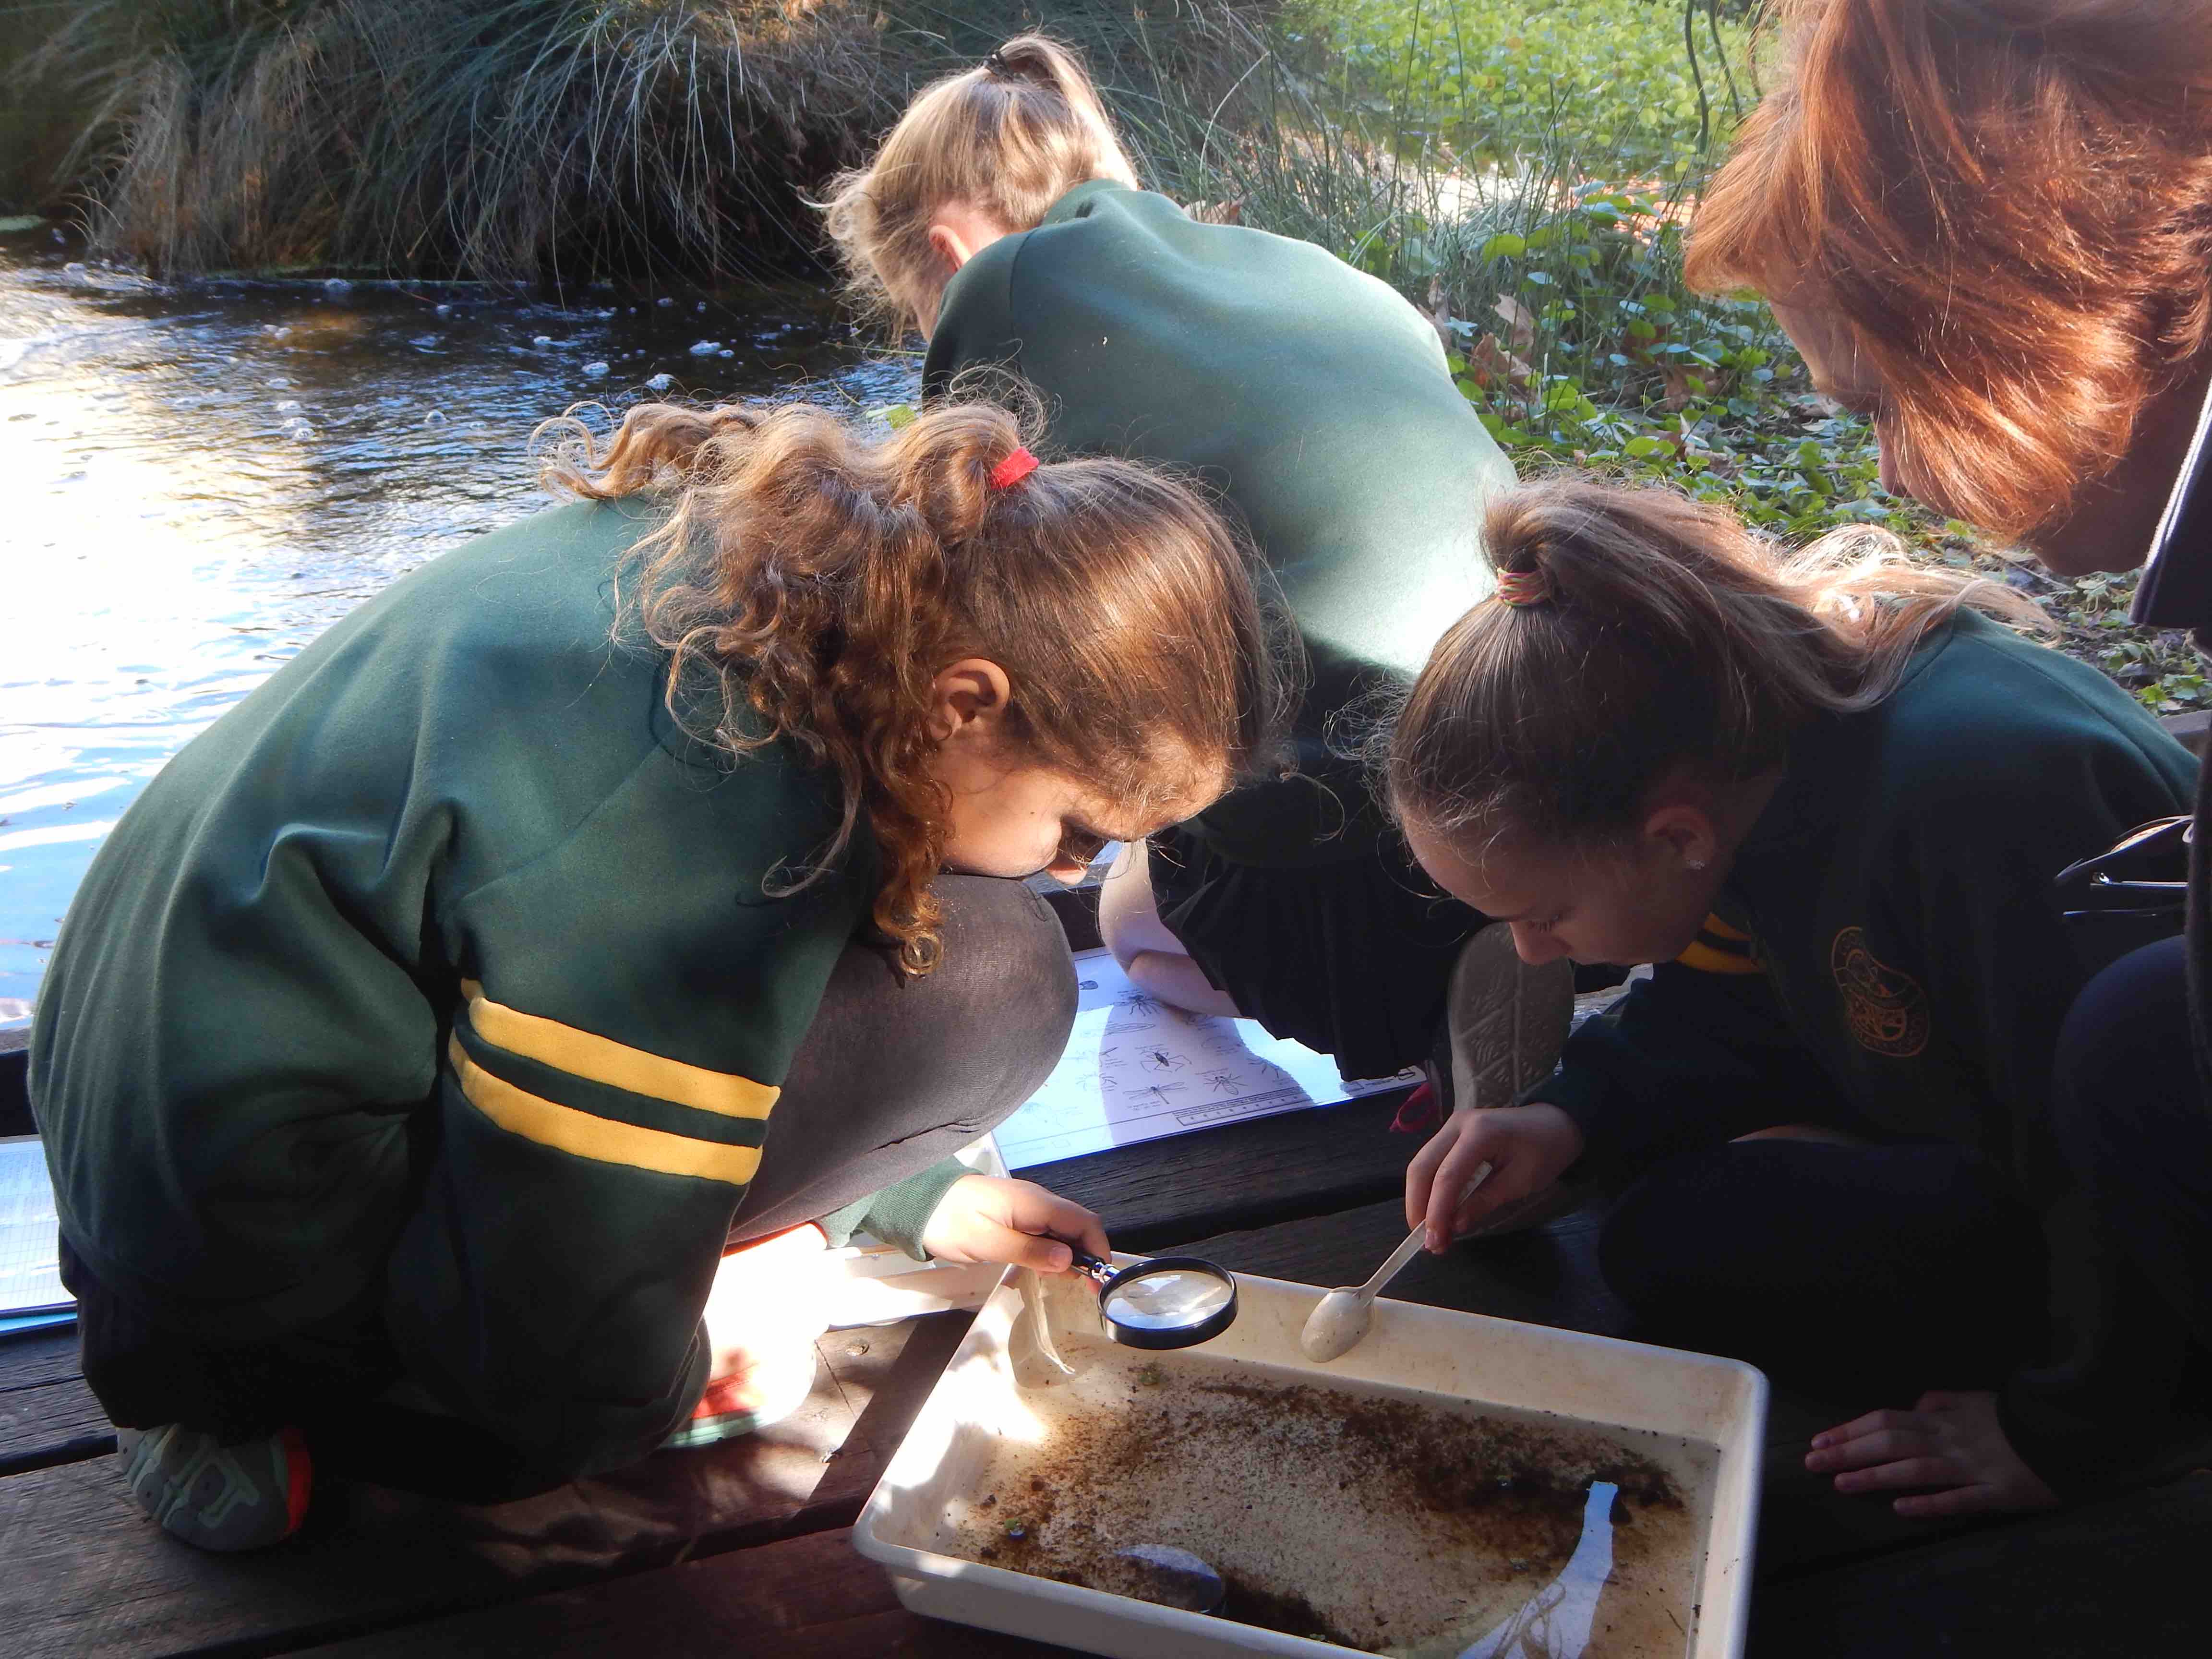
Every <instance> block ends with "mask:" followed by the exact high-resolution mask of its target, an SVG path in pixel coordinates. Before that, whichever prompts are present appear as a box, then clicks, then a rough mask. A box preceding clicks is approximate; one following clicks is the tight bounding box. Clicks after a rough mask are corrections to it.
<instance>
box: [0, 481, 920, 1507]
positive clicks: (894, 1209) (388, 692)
mask: <svg viewBox="0 0 2212 1659" xmlns="http://www.w3.org/2000/svg"><path fill="white" fill-rule="evenodd" d="M650 523H651V520H650V519H649V518H647V517H646V516H644V513H643V511H642V510H641V508H639V507H636V506H635V505H634V504H627V503H626V504H622V505H617V506H592V505H582V506H572V507H560V508H556V509H554V510H551V511H549V512H545V513H539V514H538V515H537V516H535V517H533V518H531V519H529V520H526V521H525V522H524V523H522V524H520V525H517V526H513V527H512V528H510V529H507V530H504V531H501V532H498V533H496V534H494V535H490V536H487V537H484V538H481V539H479V540H477V541H475V542H473V543H471V544H468V545H467V546H465V547H463V548H461V549H460V550H458V551H456V552H453V553H451V554H448V555H447V556H444V557H442V558H440V559H437V560H435V561H433V562H431V563H429V564H428V565H426V566H425V567H423V568H422V569H420V570H418V571H416V572H415V573H413V574H410V575H409V576H407V577H406V578H404V580H401V581H398V582H397V583H395V584H394V585H393V586H392V587H391V588H390V589H388V590H387V591H386V592H384V593H383V594H381V595H380V596H379V597H378V598H376V599H373V600H372V601H370V602H369V603H368V604H367V605H363V606H362V607H361V608H360V609H359V610H357V611H355V612H353V613H352V614H351V615H350V616H349V617H346V618H345V619H344V620H343V622H341V623H338V624H337V626H336V627H334V628H332V629H331V630H330V631H329V632H328V633H327V634H325V635H323V636H322V637H321V638H320V639H319V640H318V641H315V643H314V644H313V645H312V646H310V647H308V648H307V650H306V651H304V652H302V653H301V654H300V655H299V656H298V657H297V658H296V659H294V660H293V661H291V662H289V663H288V664H287V665H285V666H284V667H283V669H282V670H280V671H278V672H277V673H276V675H274V676H273V677H272V678H270V680H269V681H268V683H267V684H264V685H263V686H261V687H260V688H259V689H258V690H255V691H254V692H253V693H252V695H251V696H248V697H247V698H246V700H245V701H244V702H242V703H240V705H239V707H238V708H235V709H234V710H232V711H231V712H229V713H228V714H225V715H224V716H223V717H222V719H221V720H218V721H216V724H215V725H214V726H211V727H210V729H209V730H208V731H207V732H204V733H203V734H202V735H201V736H199V737H198V738H195V739H194V740H193V741H192V742H191V743H190V744H187V745H186V746H185V749H184V750H183V751H182V752H181V753H179V755H178V756H177V757H176V758H175V759H174V760H173V761H172V762H171V763H169V764H168V765H167V767H166V768H165V769H163V770H162V772H161V775H160V776H159V777H157V778H155V781H153V783H152V784H151V785H150V786H149V787H148V789H147V790H146V792H145V793H144V794H143V796H142V797H141V798H140V799H138V800H137V802H136V803H134V804H133V805H132V806H131V809H130V811H128V812H127V813H125V816H124V818H123V820H122V822H121V823H119V824H118V826H117V827H116V829H115V831H114V833H113V834H112V836H109V838H108V840H107V842H106V845H105V846H104V847H103V848H101V849H100V854H99V856H98V857H97V858H96V859H95V860H94V863H93V866H92V869H91V871H90V872H89V873H88V876H87V878H86V879H85V882H84V884H83V886H82V890H80V891H79V893H78V895H77V896H76V902H75V903H74V904H73V905H72V907H71V909H70V915H69V919H68V921H67V922H66V924H65V925H64V927H63V928H62V931H61V935H60V938H59V939H58V943H57V946H56V950H55V952H54V957H53V962H52V968H51V969H50V970H49V972H48V974H47V976H46V984H45V987H44V990H43V993H42V994H41V996H40V1002H39V1008H38V1013H37V1019H36V1024H35V1027H34V1030H33V1047H32V1073H31V1078H32V1085H31V1086H32V1097H33V1103H34V1106H35V1109H36V1111H37V1115H38V1120H39V1123H40V1128H41V1130H42V1131H43V1133H44V1134H45V1136H46V1149H47V1154H48V1158H49V1160H50V1163H51V1164H52V1172H53V1177H54V1186H55V1196H56V1199H57V1200H58V1205H59V1207H60V1214H61V1226H62V1231H63V1232H64V1236H65V1237H67V1238H68V1240H69V1241H70V1244H71V1246H72V1247H73V1248H74V1249H75V1250H76V1252H77V1254H78V1255H80V1256H81V1257H82V1259H83V1261H84V1262H85V1264H86V1265H87V1266H88V1267H89V1268H90V1269H91V1271H92V1272H93V1273H94V1276H95V1277H96V1278H98V1279H100V1281H101V1283H102V1285H104V1286H106V1287H107V1288H108V1289H109V1290H110V1291H113V1292H114V1293H115V1294H117V1295H118V1296H120V1297H124V1298H125V1299H126V1300H127V1301H128V1302H131V1303H133V1304H137V1305H138V1306H140V1307H142V1308H143V1309H144V1310H147V1312H148V1313H149V1315H151V1316H154V1317H155V1319H156V1320H157V1322H159V1323H160V1324H161V1325H163V1326H165V1327H167V1328H172V1329H174V1330H178V1331H179V1332H183V1333H185V1334H190V1335H192V1336H195V1337H197V1338H199V1339H202V1340H205V1341H207V1342H210V1343H211V1344H215V1345H217V1346H222V1345H226V1344H231V1343H239V1344H254V1343H269V1342H276V1341H282V1340H285V1339H287V1338H289V1337H292V1336H294V1335H295V1334H300V1333H331V1332H337V1333H341V1334H343V1333H350V1332H356V1331H358V1330H360V1329H362V1328H369V1329H374V1327H375V1326H376V1324H377V1323H378V1322H379V1321H380V1322H381V1323H382V1325H383V1326H384V1328H386V1331H387V1332H388V1335H389V1340H390V1341H391V1343H392V1345H393V1346H395V1347H396V1348H397V1350H398V1356H399V1358H400V1359H401V1360H402V1361H403V1363H404V1364H405V1365H406V1367H407V1368H408V1370H410V1373H411V1374H412V1375H413V1376H416V1378H417V1379H418V1380H420V1381H422V1383H425V1384H427V1385H428V1387H430V1388H431V1389H432V1390H433V1391H434V1392H435V1393H436V1394H437V1395H440V1396H441V1397H442V1399H443V1400H444V1401H445V1402H446V1403H447V1405H449V1406H450V1407H453V1408H454V1409H456V1410H458V1411H459V1412H461V1413H463V1414H464V1415H465V1416H467V1417H469V1418H471V1419H474V1420H476V1421H477V1422H479V1423H481V1424H483V1425H486V1426H487V1427H489V1428H490V1429H492V1430H494V1431H495V1432H496V1433H497V1434H498V1435H499V1436H500V1437H501V1438H503V1439H505V1440H506V1441H507V1442H508V1443H511V1444H513V1445H514V1446H516V1447H518V1448H520V1449H522V1450H524V1451H525V1452H526V1453H527V1454H529V1455H532V1456H533V1457H534V1458H536V1459H539V1460H542V1461H543V1462H544V1463H545V1464H546V1465H547V1466H549V1467H556V1468H576V1469H588V1468H602V1467H608V1466H611V1465H614V1464H617V1463H621V1462H627V1461H629V1460H630V1459H632V1458H635V1456H637V1455H641V1454H642V1453H643V1452H645V1451H647V1450H648V1449H651V1448H652V1447H653V1446H654V1445H656V1444H658V1443H659V1441H660V1440H661V1439H662V1438H663V1437H665V1435H666V1434H667V1432H668V1431H669V1430H670V1429H671V1427H672V1426H674V1425H676V1424H677V1423H678V1422H679V1421H680V1420H681V1419H683V1418H684V1416H685V1415H686V1414H687V1413H689V1411H690V1408H691V1407H692V1405H693V1404H694V1402H696V1400H697V1399H698V1397H699V1394H700V1391H701V1389H702V1388H703V1386H704V1384H705V1383H706V1380H707V1361H708V1352H707V1347H706V1344H705V1341H704V1338H703V1334H702V1330H701V1327H700V1323H699V1316H700V1310H701V1308H702V1306H703V1304H704V1302H705V1299H706V1296H707V1291H708V1285H709V1283H710V1282H711V1280H712V1279H713V1277H714V1271H715V1267H716V1263H717V1261H718V1259H719V1257H720V1253H721V1250H722V1249H723V1247H724V1242H725V1234H726V1231H727V1229H728V1227H729V1225H730V1221H731V1218H732V1212H733V1210H734V1209H735V1208H736V1206H737V1204H738V1200H740V1199H741V1198H742V1197H743V1196H744V1193H745V1189H746V1184H747V1182H749V1181H750V1179H751V1178H752V1176H753V1172H754V1169H755V1167H756V1165H757V1164H758V1163H759V1161H760V1150H759V1149H760V1147H761V1146H762V1144H763V1138H764V1136H765V1134H766V1131H767V1127H768V1121H769V1113H770V1112H771V1110H772V1109H774V1107H775V1102H776V1095H777V1087H778V1085H779V1084H780V1083H781V1081H782V1079H783V1078H784V1075H785V1072H786V1068H787V1066H789V1064H790V1062H791V1058H792V1054H793V1050H794V1049H795V1048H796V1047H797V1045H798V1043H799V1039H800V1037H801V1036H802V1035H803V1034H804V1033H805V1030H806V1029H807V1026H808V1024H809V1023H810V1021H811V1019H812V1018H813V1014H814V1011H815V1008H816V1006H817V1002H818V1000H819V999H820V997H821V995H822V993H823V987H824V985H825V983H826V982H827V980H828V977H829V972H830V969H831V967H832V965H833V964H834V963H836V960H837V958H838V956H839V954H840V953H841V952H842V951H843V950H844V948H845V946H846V945H847V943H848V940H850V939H852V938H853V936H854V933H855V931H856V930H857V929H859V928H860V927H862V926H863V925H864V924H865V922H866V918H867V915H868V914H869V908H870V900H871V895H872V885H873V866H874V857H873V853H872V847H871V846H870V845H869V844H867V843H866V842H865V840H864V841H863V842H862V843H861V844H860V845H859V846H856V847H855V848H854V850H853V851H852V853H851V854H850V855H849V856H848V857H847V858H846V859H845V860H843V863H842V867H841V868H839V869H837V870H836V871H835V872H833V873H831V874H830V875H829V876H828V877H827V878H823V879H822V880H820V881H818V882H817V883H815V884H812V885H811V886H808V887H806V888H805V889H804V890H801V891H799V892H798V893H795V894H791V895H788V896H770V893H769V890H768V888H769V887H770V886H775V883H773V882H769V880H768V878H769V877H770V875H771V872H784V871H787V870H788V868H789V867H791V866H792V865H793V864H796V863H798V862H800V861H802V860H805V857H806V855H807V854H809V853H810V852H811V851H812V850H814V849H817V848H819V847H820V846H821V845H822V844H823V842H824V841H825V840H826V839H827V837H828V836H829V834H830V832H831V831H832V830H833V829H834V827H835V824H836V808H835V805H834V801H833V799H832V792H831V791H830V790H829V788H828V787H826V786H825V784H824V782H823V779H822V777H821V776H820V775H817V774H814V773H811V772H802V771H800V770H799V769H798V767H797V766H796V765H795V764H793V762H792V760H791V759H790V757H788V755H787V754H786V753H785V752H783V751H782V750H780V749H774V748H772V749H769V750H763V751H761V752H759V753H758V754H757V755H755V756H753V757H750V758H748V759H746V760H744V762H742V763H737V764H732V763H730V762H729V760H728V759H727V757H726V756H724V755H722V754H720V752H719V751H716V750H712V749H710V748H708V747H707V746H705V745H702V744H698V743H696V742H694V741H692V740H691V739H690V738H687V737H686V736H685V735H684V733H683V732H682V731H680V730H679V729H678V727H677V726H676V724H675V723H674V722H673V721H672V720H671V717H670V715H669V713H668V710H667V708H666V707H665V702H664V698H663V690H664V678H665V676H664V671H665V657H664V655H663V654H662V653H659V652H658V651H656V650H653V649H651V648H639V647H629V646H619V645H617V644H615V643H613V642H612V641H611V638H610V633H611V624H612V622H613V611H612V592H613V586H612V577H613V574H614V572H615V570H616V568H617V564H618V562H619V561H620V559H621V556H622V555H623V553H624V551H625V550H627V549H628V548H629V546H630V545H631V544H632V543H633V542H634V541H635V539H636V538H637V537H638V536H639V535H640V534H641V532H642V531H643V530H644V529H646V528H647V527H648V526H649V524H650ZM764 884H766V885H764ZM945 1184H947V1182H946V1179H945V1176H943V1175H941V1174H939V1172H935V1171H933V1172H931V1174H930V1176H928V1177H927V1178H925V1177H921V1176H917V1177H915V1182H912V1183H903V1184H902V1188H892V1189H890V1193H889V1194H884V1201H883V1202H882V1203H881V1204H879V1205H878V1210H879V1211H880V1213H873V1214H870V1215H868V1216H867V1217H866V1222H867V1225H869V1226H870V1227H871V1228H872V1229H873V1230H875V1231H878V1232H882V1233H885V1234H887V1235H890V1236H893V1237H899V1236H901V1235H902V1233H903V1234H904V1235H905V1239H906V1240H908V1241H910V1238H911V1234H912V1232H913V1231H916V1230H918V1229H919V1226H920V1225H921V1223H922V1222H923V1221H924V1220H926V1218H927V1213H928V1209H929V1207H932V1206H933V1205H934V1203H935V1200H936V1198H937V1197H938V1196H939V1195H941V1194H942V1192H943V1190H944V1188H945ZM906 1187H912V1188H915V1190H913V1191H906V1190H904V1188H906ZM925 1187H926V1188H933V1190H931V1191H927V1192H923V1191H921V1190H920V1189H921V1188H925ZM916 1206H920V1213H919V1214H916V1213H915V1208H916Z"/></svg>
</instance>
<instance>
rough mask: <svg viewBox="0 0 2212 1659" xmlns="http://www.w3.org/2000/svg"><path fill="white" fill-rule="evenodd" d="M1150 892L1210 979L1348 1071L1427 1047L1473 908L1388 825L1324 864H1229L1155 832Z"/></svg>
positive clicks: (1385, 1070)
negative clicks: (1364, 847) (1368, 844)
mask: <svg viewBox="0 0 2212 1659" xmlns="http://www.w3.org/2000/svg"><path fill="white" fill-rule="evenodd" d="M1151 867H1152V896H1153V898H1154V900H1155V902H1157V903H1158V907H1159V917H1160V920H1161V921H1162V922H1164V924H1166V926H1167V928H1168V931H1169V932H1170V933H1173V934H1174V935H1175V936H1176V939H1180V940H1181V941H1182V946H1183V948H1184V949H1185V950H1186V951H1189V952H1190V955H1191V959H1192V960H1193V961H1194V962H1195V963H1198V965H1199V967H1200V969H1202V970H1203V971H1204V973H1205V975H1206V978H1207V979H1208V980H1209V981H1212V985H1213V987H1214V988H1215V989H1217V990H1219V991H1223V992H1225V993H1226V994H1228V995H1229V997H1230V998H1231V1000H1233V1001H1234V1002H1235V1003H1236V1004H1237V1009H1238V1011H1239V1012H1242V1013H1243V1014H1245V1015H1247V1016H1249V1018H1253V1019H1256V1020H1258V1021H1259V1022H1260V1024H1262V1025H1264V1026H1266V1027H1267V1030H1269V1031H1271V1032H1273V1034H1274V1035H1275V1036H1281V1037H1291V1038H1293V1039H1295V1040H1296V1041H1297V1042H1303V1043H1304V1044H1305V1045H1306V1047H1308V1048H1315V1049H1318V1050H1319V1051H1320V1052H1322V1054H1331V1055H1334V1057H1335V1060H1336V1064H1337V1069H1338V1070H1340V1071H1341V1072H1342V1073H1344V1074H1345V1076H1346V1077H1350V1078H1366V1077H1388V1076H1389V1075H1390V1073H1393V1072H1396V1071H1400V1070H1402V1069H1403V1068H1404V1067H1406V1066H1413V1065H1418V1064H1419V1062H1421V1061H1422V1060H1426V1059H1428V1058H1429V1056H1430V1054H1431V1050H1432V1049H1433V1048H1434V1046H1435V1042H1436V1038H1437V1027H1438V1025H1439V1024H1440V1023H1441V1022H1442V1020H1443V1011H1444V991H1445V987H1446V986H1447V984H1448V983H1449V981H1450V979H1451V971H1452V967H1453V964H1454V963H1456V962H1457V961H1458V959H1459V951H1460V946H1461V945H1464V944H1465V943H1466V942H1467V939H1468V936H1469V935H1470V934H1472V933H1474V930H1475V929H1476V928H1477V927H1480V926H1481V925H1482V917H1481V915H1480V913H1479V912H1477V911H1474V910H1471V909H1469V908H1468V907H1467V906H1466V905H1464V904H1462V903H1460V902H1458V901H1457V900H1455V899H1451V898H1447V897H1445V896H1443V894H1442V893H1441V892H1439V891H1438V890H1437V884H1436V883H1435V882H1433V881H1431V879H1430V878H1429V877H1428V875H1427V874H1426V873H1425V872H1424V871H1423V870H1422V869H1421V867H1420V866H1419V865H1417V864H1415V863H1414V862H1413V858H1412V856H1411V855H1410V854H1407V852H1406V850H1405V848H1404V847H1403V846H1402V845H1401V843H1400V842H1398V841H1397V840H1396V838H1395V836H1385V837H1383V840H1382V842H1381V847H1380V851H1379V852H1378V853H1376V854H1371V855H1370V856H1366V857H1361V858H1353V859H1346V860H1343V861H1341V862H1339V863H1334V864H1315V865H1299V866H1290V867H1277V866H1262V865H1252V864H1239V863H1237V862H1235V861H1234V860H1231V859H1227V858H1225V857H1223V856H1222V855H1221V854H1218V853H1217V852H1215V851H1213V850H1212V848H1209V847H1208V846H1207V845H1206V843H1205V842H1202V841H1200V840H1199V839H1198V838H1197V837H1196V836H1192V835H1190V834H1189V833H1188V831H1186V830H1183V829H1167V830H1163V831H1162V832H1161V833H1160V834H1158V835H1157V836H1153V837H1152V847H1151Z"/></svg>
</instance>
